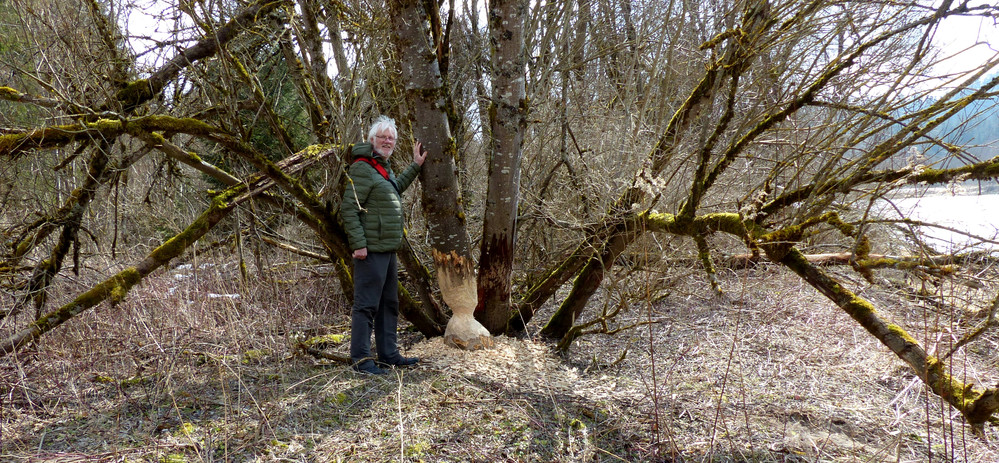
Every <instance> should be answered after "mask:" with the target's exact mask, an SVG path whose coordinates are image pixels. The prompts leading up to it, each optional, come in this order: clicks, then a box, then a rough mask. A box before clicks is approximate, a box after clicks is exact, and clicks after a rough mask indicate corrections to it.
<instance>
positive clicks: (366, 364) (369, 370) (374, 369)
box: [353, 360, 388, 375]
mask: <svg viewBox="0 0 999 463" xmlns="http://www.w3.org/2000/svg"><path fill="white" fill-rule="evenodd" d="M353 368H354V371H356V372H358V373H364V374H366V375H384V374H388V372H387V371H385V370H382V369H381V368H378V366H377V365H375V362H372V361H371V360H365V361H363V362H360V363H356V364H354V366H353Z"/></svg>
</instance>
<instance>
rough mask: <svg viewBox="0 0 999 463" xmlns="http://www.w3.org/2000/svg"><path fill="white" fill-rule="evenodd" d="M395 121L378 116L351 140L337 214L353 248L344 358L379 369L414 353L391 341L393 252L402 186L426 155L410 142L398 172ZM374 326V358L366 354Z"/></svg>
mask: <svg viewBox="0 0 999 463" xmlns="http://www.w3.org/2000/svg"><path fill="white" fill-rule="evenodd" d="M397 136H398V131H397V130H396V126H395V121H394V120H392V119H390V118H388V117H385V116H380V117H379V118H378V119H376V120H375V123H374V124H373V125H372V126H371V129H370V130H369V131H368V141H367V142H366V143H358V144H356V145H354V148H353V150H352V154H353V156H354V162H353V163H352V164H351V165H350V169H349V170H348V172H347V175H348V181H347V188H346V190H345V191H344V195H343V202H342V206H341V214H342V216H343V222H344V228H345V229H346V231H347V237H348V240H349V242H350V248H351V249H353V250H354V253H353V257H354V307H353V308H352V309H351V312H350V359H351V361H352V362H353V368H354V370H356V371H359V372H361V373H368V374H376V375H380V374H384V373H386V371H385V370H383V369H382V368H380V367H379V366H382V367H384V366H389V365H398V366H407V365H414V364H416V363H417V362H418V361H419V359H417V358H413V357H403V356H402V355H401V354H400V353H399V347H398V346H397V345H396V324H397V322H398V319H399V293H398V281H399V278H398V274H397V264H396V257H395V253H396V251H397V250H399V248H400V247H401V246H402V238H403V226H404V225H403V210H402V192H403V191H405V190H406V188H407V187H409V185H410V184H411V183H412V182H413V180H414V179H416V176H417V175H418V174H419V173H420V168H421V166H423V161H425V160H426V158H427V155H426V153H425V152H423V149H422V148H423V146H422V144H421V143H420V142H419V141H417V142H416V143H415V144H414V146H413V162H412V163H411V164H410V165H409V166H408V167H406V169H405V170H404V171H403V172H402V173H401V174H399V175H398V176H397V175H395V173H393V172H392V167H391V163H390V162H389V157H390V156H392V151H393V150H394V149H395V142H396V137H397ZM372 329H374V332H375V350H376V352H377V354H378V362H377V363H376V362H375V361H374V359H373V358H372V357H371V331H372Z"/></svg>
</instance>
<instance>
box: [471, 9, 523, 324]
mask: <svg viewBox="0 0 999 463" xmlns="http://www.w3.org/2000/svg"><path fill="white" fill-rule="evenodd" d="M526 11H527V2H526V1H525V0H493V1H492V2H490V4H489V31H490V32H489V35H490V43H492V60H491V63H492V84H493V94H492V107H491V109H490V111H489V117H490V124H489V125H490V131H491V133H492V139H491V141H490V159H489V189H488V192H487V193H486V210H485V221H484V223H483V227H482V228H483V232H482V247H481V252H480V254H479V290H478V292H479V303H478V307H477V308H476V312H477V313H476V318H477V319H478V320H479V321H480V322H482V325H483V326H485V327H486V329H487V330H489V332H490V333H492V334H494V335H495V334H501V333H503V332H505V331H506V328H507V320H509V318H510V292H511V276H512V273H513V256H514V245H515V243H516V229H517V209H518V205H519V204H520V161H521V150H522V148H523V144H524V130H526V128H527V119H526V113H527V108H526V106H527V102H526V100H525V97H526V91H525V85H524V82H525V79H526V76H525V75H524V51H523V49H524V29H523V26H524V15H525V14H526Z"/></svg>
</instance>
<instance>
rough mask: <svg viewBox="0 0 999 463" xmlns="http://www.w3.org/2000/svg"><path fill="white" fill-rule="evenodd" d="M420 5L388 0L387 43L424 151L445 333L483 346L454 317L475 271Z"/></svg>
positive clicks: (477, 332) (471, 295)
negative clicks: (446, 309) (446, 312)
mask: <svg viewBox="0 0 999 463" xmlns="http://www.w3.org/2000/svg"><path fill="white" fill-rule="evenodd" d="M424 4H425V3H424V2H422V1H420V0H390V1H389V11H391V13H392V41H393V42H394V43H395V46H396V48H397V50H398V55H399V61H400V67H401V70H402V81H403V82H404V83H405V88H406V94H405V96H406V103H407V104H408V106H409V109H410V121H411V122H412V127H413V135H414V137H415V138H416V139H417V140H420V141H422V142H423V146H424V148H425V149H426V150H427V151H428V153H429V154H428V156H427V160H426V162H424V164H423V169H422V171H421V172H420V181H421V182H422V183H423V195H422V204H423V213H424V216H425V217H426V220H427V231H428V233H429V235H430V236H429V238H430V239H429V241H430V246H431V247H432V248H433V254H434V264H435V267H436V268H437V279H438V282H439V283H440V286H441V293H442V297H443V298H444V301H445V302H447V303H448V305H451V309H452V311H454V312H455V314H456V316H455V317H452V319H451V321H449V322H448V327H447V329H446V330H445V335H444V336H445V338H446V339H452V340H454V339H458V340H459V342H458V343H454V345H456V346H458V347H466V348H476V347H484V346H485V345H486V343H484V342H482V341H481V339H482V334H483V333H484V334H485V335H486V338H488V331H487V330H486V329H485V328H483V327H482V325H480V324H479V322H477V321H476V320H475V319H474V318H472V317H471V316H467V317H466V316H461V317H458V316H457V315H458V314H459V313H462V314H463V313H464V312H465V311H466V307H467V306H468V304H470V303H471V308H470V309H468V311H474V308H475V305H476V304H475V303H474V301H475V300H476V299H477V297H476V293H475V273H474V272H473V271H472V270H471V268H472V267H473V265H472V262H473V261H472V258H471V244H470V240H469V237H468V230H467V229H466V226H465V213H464V211H463V210H462V207H461V197H460V190H459V186H458V177H457V169H456V164H455V159H456V157H457V151H458V148H457V146H456V144H455V142H454V139H453V138H452V137H451V129H450V124H449V122H448V113H449V111H448V108H447V107H446V106H447V101H448V100H447V95H446V92H447V89H446V88H445V87H444V80H443V78H442V77H441V72H440V65H439V63H438V60H437V57H438V55H437V53H436V50H433V49H431V48H430V47H428V46H427V45H428V44H429V43H435V41H433V40H431V38H430V30H429V28H428V27H427V23H426V21H424V19H425V18H427V15H428V14H431V15H436V14H437V12H436V11H430V12H427V11H424V9H423V5H424ZM452 304H455V305H452ZM469 315H470V314H469Z"/></svg>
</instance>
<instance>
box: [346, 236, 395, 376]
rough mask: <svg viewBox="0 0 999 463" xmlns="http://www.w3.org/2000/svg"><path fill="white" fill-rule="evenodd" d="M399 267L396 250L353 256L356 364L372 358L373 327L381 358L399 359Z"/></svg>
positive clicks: (352, 336)
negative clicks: (361, 258) (364, 256)
mask: <svg viewBox="0 0 999 463" xmlns="http://www.w3.org/2000/svg"><path fill="white" fill-rule="evenodd" d="M397 269H398V267H397V265H396V259H395V253H394V252H369V253H368V257H367V259H364V260H358V259H354V307H353V308H352V309H351V311H350V360H351V361H353V362H354V363H357V362H360V361H363V360H365V359H367V358H370V357H371V331H372V329H373V330H374V332H375V350H376V352H377V353H378V360H381V361H383V362H389V363H391V362H396V361H398V360H399V357H400V355H399V348H398V347H397V346H396V334H395V330H396V325H397V324H398V321H399V290H398V287H399V275H398V273H397Z"/></svg>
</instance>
